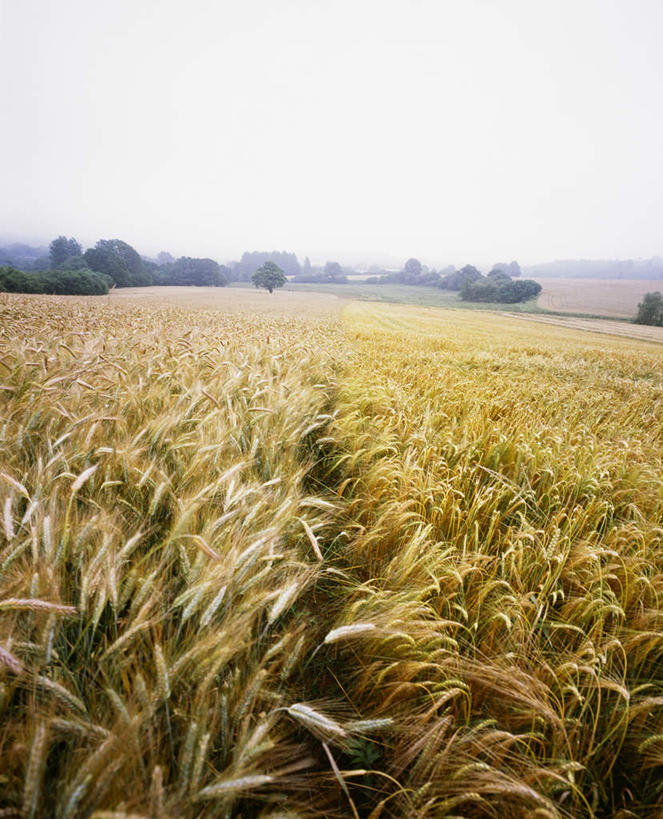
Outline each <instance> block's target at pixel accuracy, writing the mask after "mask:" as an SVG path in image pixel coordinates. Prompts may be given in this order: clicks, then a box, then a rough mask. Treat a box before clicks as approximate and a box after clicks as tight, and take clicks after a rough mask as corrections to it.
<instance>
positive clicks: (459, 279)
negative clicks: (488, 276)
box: [440, 264, 482, 290]
mask: <svg viewBox="0 0 663 819" xmlns="http://www.w3.org/2000/svg"><path fill="white" fill-rule="evenodd" d="M481 278H482V276H481V273H480V272H479V271H478V270H477V269H476V267H474V265H471V264H466V265H465V267H461V269H460V270H453V271H451V272H450V273H448V274H447V275H446V276H445V277H444V278H443V279H442V280H441V281H440V287H441V288H442V289H443V290H460V289H461V288H462V287H463V285H464V284H466V283H471V282H476V281H478V280H479V279H481Z"/></svg>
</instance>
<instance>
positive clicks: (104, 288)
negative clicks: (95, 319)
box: [0, 236, 230, 295]
mask: <svg viewBox="0 0 663 819" xmlns="http://www.w3.org/2000/svg"><path fill="white" fill-rule="evenodd" d="M14 247H16V246H14ZM24 247H26V246H21V245H18V248H19V249H23V248H24ZM3 255H4V256H5V261H9V262H11V259H7V254H6V251H5V253H4V254H3ZM20 258H21V257H20ZM22 258H28V260H29V261H30V262H31V263H30V264H29V265H24V267H25V268H27V269H19V267H17V266H14V265H13V264H11V263H10V264H5V265H3V266H0V290H4V291H7V292H18V293H49V294H58V295H76V294H78V295H103V294H104V293H108V291H109V289H110V288H112V287H149V286H150V285H157V284H158V285H183V286H187V285H197V286H205V287H223V286H225V285H226V284H228V278H229V275H230V269H229V268H228V267H225V266H224V265H220V264H219V263H218V262H216V261H214V260H213V259H208V258H193V257H191V256H181V257H180V258H179V259H175V258H174V257H173V256H171V255H170V254H169V253H160V254H159V256H158V257H157V260H156V261H153V260H151V259H146V258H145V257H143V256H141V255H140V254H139V253H138V251H137V250H135V249H134V248H133V247H132V246H131V245H130V244H128V243H127V242H124V241H123V240H121V239H99V241H98V242H97V243H96V244H95V245H94V247H90V248H88V249H87V250H85V251H83V248H82V246H81V245H80V243H79V242H77V241H76V239H74V238H68V237H66V236H58V237H57V238H56V239H53V241H52V242H51V244H50V246H49V253H48V257H36V258H33V259H30V257H26V256H25V255H24V256H23V257H22ZM0 260H2V255H0ZM35 265H39V267H36V266H35Z"/></svg>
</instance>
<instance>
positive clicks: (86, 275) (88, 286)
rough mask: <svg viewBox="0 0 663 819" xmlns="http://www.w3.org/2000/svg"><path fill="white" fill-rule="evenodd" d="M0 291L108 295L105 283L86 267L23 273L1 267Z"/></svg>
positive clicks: (101, 276)
mask: <svg viewBox="0 0 663 819" xmlns="http://www.w3.org/2000/svg"><path fill="white" fill-rule="evenodd" d="M0 291H4V292H6V293H48V294H52V295H58V296H81V295H82V296H101V295H104V294H105V293H108V280H107V279H106V278H105V277H104V276H103V275H101V274H99V273H95V272H94V271H92V270H90V269H89V268H87V267H77V268H75V269H67V268H66V263H65V265H64V266H61V267H60V268H59V269H58V270H45V271H42V272H36V273H24V272H23V271H22V270H17V269H16V268H14V267H0Z"/></svg>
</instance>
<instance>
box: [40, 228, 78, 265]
mask: <svg viewBox="0 0 663 819" xmlns="http://www.w3.org/2000/svg"><path fill="white" fill-rule="evenodd" d="M48 252H49V262H50V265H49V266H50V268H51V270H55V269H56V268H57V267H60V265H63V264H65V262H66V261H67V259H69V258H71V257H74V256H80V255H81V254H82V252H83V248H82V247H81V246H80V245H79V243H78V242H77V241H76V239H73V238H72V239H67V237H66V236H58V237H57V239H53V241H52V242H51V244H50V246H49V248H48Z"/></svg>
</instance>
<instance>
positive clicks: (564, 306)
mask: <svg viewBox="0 0 663 819" xmlns="http://www.w3.org/2000/svg"><path fill="white" fill-rule="evenodd" d="M537 281H538V282H539V284H541V285H542V287H543V291H542V293H541V295H540V296H539V298H538V305H539V307H543V308H544V309H545V310H556V311H560V312H562V313H585V314H590V315H597V316H608V317H612V318H624V319H631V318H633V317H634V316H635V314H636V313H637V312H638V304H639V303H640V302H641V301H642V297H643V296H644V294H645V293H648V292H650V291H652V290H660V289H661V287H662V286H663V283H661V282H660V281H657V280H651V279H556V278H541V279H537Z"/></svg>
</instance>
